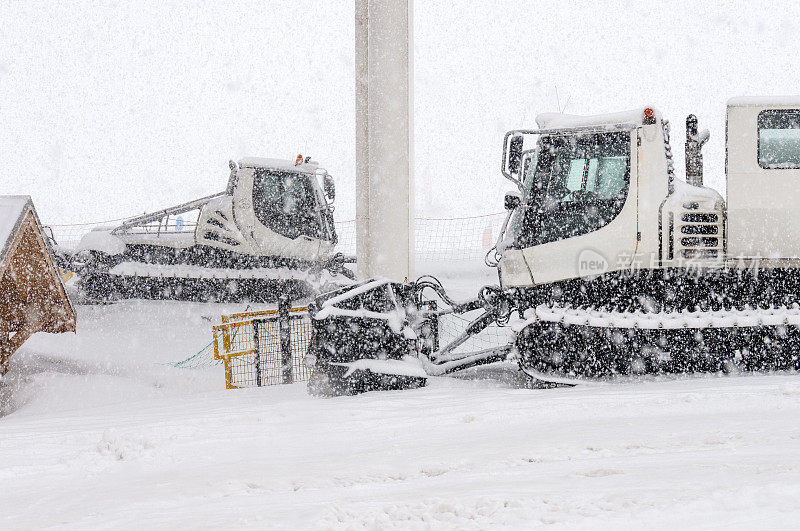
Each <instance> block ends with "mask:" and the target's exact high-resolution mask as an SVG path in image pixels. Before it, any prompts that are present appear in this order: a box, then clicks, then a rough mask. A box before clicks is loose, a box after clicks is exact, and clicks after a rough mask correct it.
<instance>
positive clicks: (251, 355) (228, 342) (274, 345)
mask: <svg viewBox="0 0 800 531" xmlns="http://www.w3.org/2000/svg"><path fill="white" fill-rule="evenodd" d="M281 319H283V320H285V321H286V322H288V333H289V351H290V353H291V380H292V381H295V382H297V381H304V380H308V377H309V376H310V370H309V369H308V368H306V366H305V365H304V364H303V357H304V356H305V354H306V352H307V351H308V347H309V346H310V345H311V320H310V319H309V317H308V313H307V310H306V308H304V307H303V308H292V309H291V310H289V313H288V315H284V316H281V315H280V314H279V313H278V311H277V310H262V311H257V312H243V313H237V314H231V315H224V316H222V324H219V325H216V326H214V327H213V328H212V333H213V336H214V358H215V359H219V360H222V361H223V363H224V365H225V387H226V388H228V389H240V388H242V387H255V386H263V385H275V384H279V383H284V382H286V381H287V378H286V376H287V375H288V364H287V367H284V363H283V362H284V357H286V358H287V362H288V361H289V360H288V356H284V352H283V349H282V348H281V331H280V328H281V326H280V325H281ZM284 369H286V371H285V370H284Z"/></svg>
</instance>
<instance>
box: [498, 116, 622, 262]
mask: <svg viewBox="0 0 800 531" xmlns="http://www.w3.org/2000/svg"><path fill="white" fill-rule="evenodd" d="M537 152H538V159H537V160H536V163H535V164H534V163H531V164H530V165H528V166H527V167H526V168H524V173H523V182H524V183H525V189H526V193H527V196H528V197H527V201H526V208H525V210H524V211H523V212H522V213H521V215H519V216H517V218H516V219H515V220H514V226H513V230H514V234H515V237H516V243H517V246H519V247H530V246H533V245H541V244H544V243H549V242H553V241H557V240H561V239H565V238H571V237H573V236H579V235H581V234H586V233H588V232H592V231H595V230H597V229H599V228H601V227H603V226H604V225H606V224H608V223H609V222H610V221H611V220H613V219H614V218H615V217H616V216H617V215H619V213H620V212H621V211H622V207H623V205H624V204H625V199H626V197H627V194H628V186H629V181H630V132H627V131H625V132H613V133H591V134H577V135H569V136H543V137H542V138H540V139H539V144H538V147H537Z"/></svg>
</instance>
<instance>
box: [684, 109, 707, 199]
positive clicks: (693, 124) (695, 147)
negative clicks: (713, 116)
mask: <svg viewBox="0 0 800 531" xmlns="http://www.w3.org/2000/svg"><path fill="white" fill-rule="evenodd" d="M709 137H710V135H709V132H708V129H703V130H702V131H700V132H698V131H697V116H695V115H694V114H690V115H689V116H687V117H686V148H685V149H686V182H687V183H689V184H691V185H692V186H703V153H702V150H703V146H704V145H705V143H706V142H708V139H709Z"/></svg>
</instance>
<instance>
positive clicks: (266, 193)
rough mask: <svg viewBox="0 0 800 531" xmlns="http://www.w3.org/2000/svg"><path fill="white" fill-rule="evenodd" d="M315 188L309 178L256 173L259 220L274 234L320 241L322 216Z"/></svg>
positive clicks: (254, 197) (255, 201) (280, 173)
mask: <svg viewBox="0 0 800 531" xmlns="http://www.w3.org/2000/svg"><path fill="white" fill-rule="evenodd" d="M316 207H317V201H316V197H315V195H314V188H313V187H312V184H311V182H310V179H309V177H308V176H305V175H302V174H298V173H291V172H281V171H274V170H256V175H255V179H254V180H253V208H254V210H255V215H256V218H257V219H258V220H259V221H260V222H261V223H263V224H264V225H265V226H266V227H268V228H269V229H270V230H272V231H273V232H277V233H278V234H280V235H282V236H286V237H287V238H291V239H295V238H297V237H298V236H300V235H303V236H308V237H311V238H317V239H319V238H320V237H321V234H322V231H321V229H320V222H319V216H318V213H317V208H316Z"/></svg>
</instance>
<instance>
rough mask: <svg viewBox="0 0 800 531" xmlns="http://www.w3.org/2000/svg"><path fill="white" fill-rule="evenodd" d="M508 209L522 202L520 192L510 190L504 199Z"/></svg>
mask: <svg viewBox="0 0 800 531" xmlns="http://www.w3.org/2000/svg"><path fill="white" fill-rule="evenodd" d="M504 204H505V207H506V210H514V209H515V208H517V207H519V206H520V205H521V204H522V197H520V195H519V192H508V193H507V194H506V198H505V201H504Z"/></svg>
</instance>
